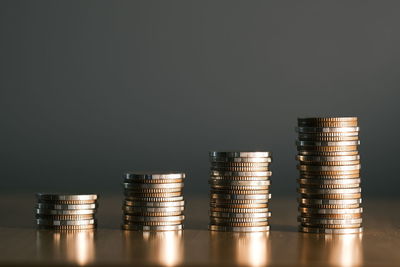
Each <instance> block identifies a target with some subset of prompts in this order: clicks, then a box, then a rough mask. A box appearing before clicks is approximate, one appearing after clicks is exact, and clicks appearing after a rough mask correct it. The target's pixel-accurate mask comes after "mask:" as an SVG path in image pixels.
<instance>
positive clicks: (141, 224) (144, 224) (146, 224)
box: [122, 220, 183, 226]
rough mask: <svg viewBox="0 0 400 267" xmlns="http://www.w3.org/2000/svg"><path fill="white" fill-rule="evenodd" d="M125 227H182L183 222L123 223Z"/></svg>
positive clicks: (124, 221)
mask: <svg viewBox="0 0 400 267" xmlns="http://www.w3.org/2000/svg"><path fill="white" fill-rule="evenodd" d="M122 223H123V224H124V225H136V226H171V225H182V223H183V220H181V221H154V222H152V221H126V220H123V222H122Z"/></svg>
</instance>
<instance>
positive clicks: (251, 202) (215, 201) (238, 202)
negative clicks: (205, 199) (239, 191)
mask: <svg viewBox="0 0 400 267" xmlns="http://www.w3.org/2000/svg"><path fill="white" fill-rule="evenodd" d="M268 197H269V198H267V199H222V198H210V205H261V204H268V202H269V199H271V194H269V196H268Z"/></svg>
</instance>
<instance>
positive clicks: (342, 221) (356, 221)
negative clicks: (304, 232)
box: [297, 217, 362, 225]
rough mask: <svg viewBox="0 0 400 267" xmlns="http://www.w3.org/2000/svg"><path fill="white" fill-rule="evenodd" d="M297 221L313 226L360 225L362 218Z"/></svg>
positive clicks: (301, 218)
mask: <svg viewBox="0 0 400 267" xmlns="http://www.w3.org/2000/svg"><path fill="white" fill-rule="evenodd" d="M297 220H298V221H299V222H302V223H313V224H343V225H346V224H360V223H362V218H357V219H318V218H307V217H298V218H297Z"/></svg>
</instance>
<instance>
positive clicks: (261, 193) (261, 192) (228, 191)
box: [210, 188, 269, 195]
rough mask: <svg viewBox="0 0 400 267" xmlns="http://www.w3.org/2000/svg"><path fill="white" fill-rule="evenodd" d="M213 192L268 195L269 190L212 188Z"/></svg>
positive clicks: (211, 191)
mask: <svg viewBox="0 0 400 267" xmlns="http://www.w3.org/2000/svg"><path fill="white" fill-rule="evenodd" d="M210 193H211V194H223V195H227V194H229V195H267V194H269V190H223V189H214V188H211V190H210Z"/></svg>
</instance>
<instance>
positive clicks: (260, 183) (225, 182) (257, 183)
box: [208, 179, 271, 186]
mask: <svg viewBox="0 0 400 267" xmlns="http://www.w3.org/2000/svg"><path fill="white" fill-rule="evenodd" d="M208 183H209V184H210V185H212V186H269V185H271V181H270V180H256V181H240V180H239V181H238V180H221V179H217V180H216V179H210V180H208Z"/></svg>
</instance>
